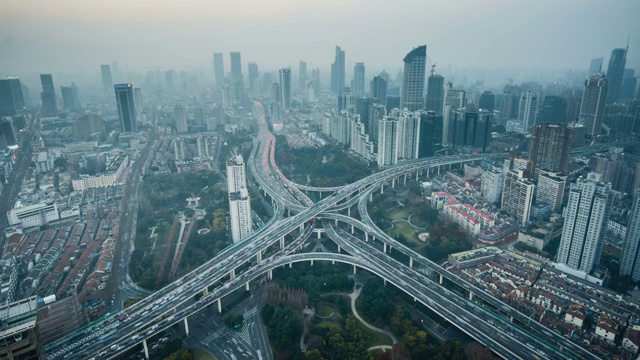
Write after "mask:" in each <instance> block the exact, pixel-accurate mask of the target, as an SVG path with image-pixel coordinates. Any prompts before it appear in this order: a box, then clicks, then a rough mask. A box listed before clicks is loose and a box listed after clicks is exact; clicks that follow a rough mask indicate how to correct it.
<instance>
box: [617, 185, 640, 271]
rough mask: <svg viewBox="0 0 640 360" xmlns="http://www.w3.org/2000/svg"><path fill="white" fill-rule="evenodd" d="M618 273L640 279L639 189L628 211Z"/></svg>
mask: <svg viewBox="0 0 640 360" xmlns="http://www.w3.org/2000/svg"><path fill="white" fill-rule="evenodd" d="M620 275H621V276H625V275H631V280H633V281H640V189H636V190H635V193H634V195H633V204H632V205H631V210H630V211H629V219H628V220H627V234H626V236H625V242H624V247H623V249H622V255H621V256H620Z"/></svg>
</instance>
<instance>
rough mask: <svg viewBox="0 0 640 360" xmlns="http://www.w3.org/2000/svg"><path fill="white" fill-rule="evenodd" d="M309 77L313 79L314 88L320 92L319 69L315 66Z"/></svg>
mask: <svg viewBox="0 0 640 360" xmlns="http://www.w3.org/2000/svg"><path fill="white" fill-rule="evenodd" d="M311 78H312V79H313V85H314V88H315V89H316V91H317V92H318V93H320V89H322V87H321V86H320V69H318V68H317V67H316V68H313V70H311Z"/></svg>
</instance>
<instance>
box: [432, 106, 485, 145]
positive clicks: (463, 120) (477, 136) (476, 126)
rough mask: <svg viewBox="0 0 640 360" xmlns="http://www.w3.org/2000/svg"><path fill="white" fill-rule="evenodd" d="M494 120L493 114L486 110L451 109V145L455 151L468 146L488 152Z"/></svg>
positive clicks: (449, 129) (449, 130)
mask: <svg viewBox="0 0 640 360" xmlns="http://www.w3.org/2000/svg"><path fill="white" fill-rule="evenodd" d="M443 118H444V117H443ZM492 119H493V113H490V112H488V111H486V110H479V111H467V109H451V110H450V111H449V127H448V135H449V137H448V143H449V145H451V146H452V147H453V148H454V149H455V148H456V147H464V146H467V147H471V148H475V149H481V151H482V152H486V150H487V147H488V146H489V142H490V141H491V122H492ZM443 121H444V119H443Z"/></svg>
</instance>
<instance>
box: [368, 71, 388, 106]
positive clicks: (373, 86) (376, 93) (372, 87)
mask: <svg viewBox="0 0 640 360" xmlns="http://www.w3.org/2000/svg"><path fill="white" fill-rule="evenodd" d="M369 97H370V98H372V99H373V101H374V102H375V103H377V104H382V105H384V104H385V102H386V100H387V81H386V80H385V79H383V78H382V77H380V76H374V77H373V79H371V81H370V82H369Z"/></svg>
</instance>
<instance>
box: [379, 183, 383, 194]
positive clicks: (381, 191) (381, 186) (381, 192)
mask: <svg viewBox="0 0 640 360" xmlns="http://www.w3.org/2000/svg"><path fill="white" fill-rule="evenodd" d="M382 194H384V184H382V185H380V195H382Z"/></svg>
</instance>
